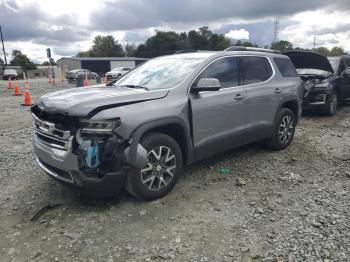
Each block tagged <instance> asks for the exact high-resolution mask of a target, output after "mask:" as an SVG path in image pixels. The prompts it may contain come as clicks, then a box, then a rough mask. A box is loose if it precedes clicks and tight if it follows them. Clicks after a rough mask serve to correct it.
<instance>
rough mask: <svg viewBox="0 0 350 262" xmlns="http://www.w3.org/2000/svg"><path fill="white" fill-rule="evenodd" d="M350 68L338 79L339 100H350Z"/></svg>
mask: <svg viewBox="0 0 350 262" xmlns="http://www.w3.org/2000/svg"><path fill="white" fill-rule="evenodd" d="M346 72H349V73H350V67H349V68H348V69H347V70H346V71H345V72H344V73H343V74H342V75H341V76H340V77H339V78H338V90H339V94H338V95H339V99H341V100H344V99H350V74H345V73H346Z"/></svg>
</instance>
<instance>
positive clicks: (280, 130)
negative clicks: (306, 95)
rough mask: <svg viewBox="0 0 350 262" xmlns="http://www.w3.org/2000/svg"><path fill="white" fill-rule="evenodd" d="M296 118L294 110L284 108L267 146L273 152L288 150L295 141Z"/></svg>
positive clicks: (279, 114) (279, 113) (280, 112)
mask: <svg viewBox="0 0 350 262" xmlns="http://www.w3.org/2000/svg"><path fill="white" fill-rule="evenodd" d="M295 125H296V118H295V115H294V113H293V111H292V110H290V109H289V108H282V109H281V110H280V111H279V112H278V115H277V117H276V122H275V126H274V130H273V135H272V137H271V138H270V139H269V140H268V142H267V146H268V147H269V148H270V149H272V150H283V149H286V148H287V147H288V146H289V145H290V143H291V142H292V141H293V137H294V131H295Z"/></svg>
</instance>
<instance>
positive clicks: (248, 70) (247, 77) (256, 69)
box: [240, 56, 272, 85]
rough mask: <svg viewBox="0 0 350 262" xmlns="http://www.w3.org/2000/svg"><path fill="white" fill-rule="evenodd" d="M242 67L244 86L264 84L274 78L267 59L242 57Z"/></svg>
mask: <svg viewBox="0 0 350 262" xmlns="http://www.w3.org/2000/svg"><path fill="white" fill-rule="evenodd" d="M240 66H241V70H242V78H243V84H244V85H249V84H255V83H259V82H263V81H266V80H267V79H269V78H270V77H271V76H272V69H271V66H270V63H269V61H268V60H267V59H266V58H265V57H258V56H242V57H241V58H240Z"/></svg>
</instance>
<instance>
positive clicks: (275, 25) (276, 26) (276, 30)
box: [273, 19, 280, 43]
mask: <svg viewBox="0 0 350 262" xmlns="http://www.w3.org/2000/svg"><path fill="white" fill-rule="evenodd" d="M279 27H280V21H279V20H278V19H276V20H275V22H274V23H273V35H274V43H276V42H277V41H278V33H279Z"/></svg>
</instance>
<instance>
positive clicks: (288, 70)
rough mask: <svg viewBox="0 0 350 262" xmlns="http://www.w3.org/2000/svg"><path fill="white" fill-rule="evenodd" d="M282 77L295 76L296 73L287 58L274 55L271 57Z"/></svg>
mask: <svg viewBox="0 0 350 262" xmlns="http://www.w3.org/2000/svg"><path fill="white" fill-rule="evenodd" d="M273 60H274V61H275V64H276V65H277V67H278V70H279V71H280V73H281V75H282V76H283V77H297V76H298V73H297V71H296V70H295V67H294V65H293V64H292V62H291V61H290V59H288V58H279V57H275V58H274V59H273Z"/></svg>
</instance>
